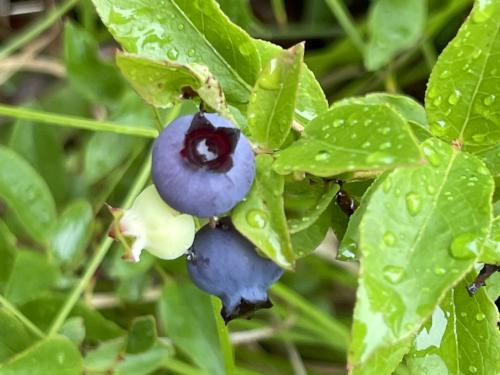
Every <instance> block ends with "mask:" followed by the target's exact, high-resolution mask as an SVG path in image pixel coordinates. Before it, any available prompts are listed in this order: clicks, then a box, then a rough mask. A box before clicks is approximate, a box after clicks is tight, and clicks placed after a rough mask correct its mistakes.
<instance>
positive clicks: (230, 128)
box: [152, 112, 255, 217]
mask: <svg viewBox="0 0 500 375" xmlns="http://www.w3.org/2000/svg"><path fill="white" fill-rule="evenodd" d="M152 169H153V171H152V175H153V182H154V184H155V185H156V188H157V190H158V192H159V194H160V196H161V197H162V198H163V199H164V200H165V202H166V203H167V204H168V205H169V206H171V207H172V208H174V209H176V210H177V211H180V212H184V213H188V214H191V215H195V216H199V217H209V216H217V215H221V214H223V213H225V212H228V211H229V210H231V209H232V208H233V207H234V206H235V205H236V204H237V203H238V202H240V201H241V200H242V199H243V198H244V197H245V196H246V195H247V193H248V191H249V190H250V187H251V186H252V182H253V179H254V177H255V157H254V154H253V150H252V147H251V146H250V143H249V142H248V140H247V139H246V138H245V137H244V135H242V134H240V131H239V129H237V128H236V127H235V126H234V124H233V123H231V122H230V121H229V120H227V119H225V118H223V117H220V116H218V115H215V114H208V113H203V112H199V113H197V114H196V115H194V116H193V115H189V116H184V117H180V118H178V119H176V120H175V121H173V122H172V123H171V124H170V125H168V126H167V127H166V128H165V129H164V130H163V131H162V132H161V134H160V136H159V137H158V139H157V140H156V142H155V145H154V148H153V167H152Z"/></svg>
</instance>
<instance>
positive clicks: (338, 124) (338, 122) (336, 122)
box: [333, 118, 345, 128]
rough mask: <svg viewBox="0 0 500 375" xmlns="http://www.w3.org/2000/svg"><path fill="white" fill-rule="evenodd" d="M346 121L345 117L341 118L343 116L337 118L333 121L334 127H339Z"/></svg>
mask: <svg viewBox="0 0 500 375" xmlns="http://www.w3.org/2000/svg"><path fill="white" fill-rule="evenodd" d="M344 122H345V121H344V120H343V119H341V118H339V119H336V120H334V121H333V127H334V128H339V127H341V126H342V125H344Z"/></svg>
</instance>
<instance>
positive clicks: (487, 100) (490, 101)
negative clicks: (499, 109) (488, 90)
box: [483, 94, 497, 106]
mask: <svg viewBox="0 0 500 375" xmlns="http://www.w3.org/2000/svg"><path fill="white" fill-rule="evenodd" d="M496 98H497V97H496V96H495V95H493V94H491V95H488V96H487V97H486V98H484V100H483V103H484V105H485V106H490V105H492V104H493V103H494V102H495V100H496Z"/></svg>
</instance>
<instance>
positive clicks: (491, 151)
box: [464, 143, 500, 177]
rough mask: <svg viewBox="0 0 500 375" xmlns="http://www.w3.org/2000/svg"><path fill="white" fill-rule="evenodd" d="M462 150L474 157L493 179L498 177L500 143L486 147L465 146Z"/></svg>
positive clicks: (499, 173)
mask: <svg viewBox="0 0 500 375" xmlns="http://www.w3.org/2000/svg"><path fill="white" fill-rule="evenodd" d="M464 150H465V151H467V152H470V153H472V154H474V155H476V156H477V157H478V158H479V159H481V160H482V161H483V162H484V164H486V166H487V167H488V168H489V170H490V171H491V174H492V175H493V176H495V177H498V176H500V143H496V144H493V145H486V146H472V145H471V146H466V147H464Z"/></svg>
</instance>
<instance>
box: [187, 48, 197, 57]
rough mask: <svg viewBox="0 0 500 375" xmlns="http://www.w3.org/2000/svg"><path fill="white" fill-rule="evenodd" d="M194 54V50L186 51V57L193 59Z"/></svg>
mask: <svg viewBox="0 0 500 375" xmlns="http://www.w3.org/2000/svg"><path fill="white" fill-rule="evenodd" d="M195 53H196V51H195V50H194V48H190V49H189V50H188V56H189V57H193V56H194V55H195Z"/></svg>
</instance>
